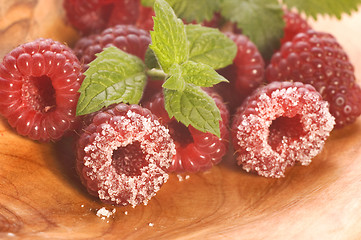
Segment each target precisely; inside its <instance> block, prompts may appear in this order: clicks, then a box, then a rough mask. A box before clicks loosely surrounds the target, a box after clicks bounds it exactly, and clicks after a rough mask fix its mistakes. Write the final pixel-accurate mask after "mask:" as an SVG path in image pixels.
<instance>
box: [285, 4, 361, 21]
mask: <svg viewBox="0 0 361 240" xmlns="http://www.w3.org/2000/svg"><path fill="white" fill-rule="evenodd" d="M283 2H284V3H285V4H286V5H287V7H288V8H289V9H291V8H293V7H295V8H297V10H298V11H299V12H304V13H305V14H306V15H307V16H312V17H313V18H314V19H317V14H321V15H329V16H335V17H337V18H338V19H341V15H342V13H347V14H349V15H350V14H351V12H352V11H353V10H354V11H357V8H358V5H360V3H361V1H360V0H342V1H340V0H317V1H314V0H284V1H283Z"/></svg>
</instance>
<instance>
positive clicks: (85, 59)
mask: <svg viewBox="0 0 361 240" xmlns="http://www.w3.org/2000/svg"><path fill="white" fill-rule="evenodd" d="M150 42H151V38H150V34H149V32H147V31H145V30H142V29H139V28H137V27H135V26H133V25H116V26H114V27H110V28H107V29H105V30H104V31H103V32H101V33H99V34H92V35H89V36H86V37H83V38H81V39H80V40H79V41H78V42H77V43H76V45H75V47H74V52H75V54H76V55H77V57H78V58H79V59H80V61H81V62H82V63H83V64H84V66H85V68H87V64H88V63H90V62H91V61H93V60H94V59H95V54H96V53H99V52H101V51H102V50H103V48H106V47H109V46H115V47H117V48H119V49H121V50H123V51H125V52H127V53H130V54H133V55H135V56H137V57H139V58H141V59H143V60H144V56H145V52H146V50H147V48H148V46H149V44H150Z"/></svg>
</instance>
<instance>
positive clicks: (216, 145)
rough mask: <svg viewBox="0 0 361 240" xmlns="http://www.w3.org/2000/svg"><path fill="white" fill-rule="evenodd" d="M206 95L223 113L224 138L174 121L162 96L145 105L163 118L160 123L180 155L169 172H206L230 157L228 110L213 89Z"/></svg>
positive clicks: (222, 135)
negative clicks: (226, 157) (167, 131)
mask: <svg viewBox="0 0 361 240" xmlns="http://www.w3.org/2000/svg"><path fill="white" fill-rule="evenodd" d="M206 92H207V93H208V94H209V95H210V96H211V97H212V98H213V100H214V101H215V103H216V105H217V107H218V108H219V110H220V113H221V117H222V120H221V121H220V123H219V126H220V132H221V137H220V138H218V137H217V136H215V135H213V134H211V133H204V132H201V131H199V130H197V129H195V128H193V127H192V126H191V125H189V126H188V127H186V126H185V125H183V124H182V123H179V122H178V121H177V120H176V119H174V118H172V119H170V118H169V116H168V113H167V111H166V110H165V108H164V97H163V94H162V93H158V94H156V95H155V96H154V97H153V98H152V99H151V100H150V101H148V102H146V103H144V107H146V108H148V109H150V110H151V111H152V113H154V114H155V115H157V116H158V117H159V119H160V122H161V123H162V124H164V125H165V126H167V127H168V128H169V131H170V134H171V136H172V138H173V140H174V142H175V145H176V149H177V154H176V156H175V157H174V158H173V161H172V163H171V166H170V168H169V169H168V171H169V172H177V173H181V172H200V171H205V170H208V169H210V168H211V167H213V166H214V165H216V164H218V163H219V162H220V161H221V160H222V157H223V156H224V155H225V154H226V153H227V150H228V144H229V140H228V135H229V134H228V121H229V113H228V109H227V107H226V105H225V104H224V103H223V100H222V98H221V97H220V96H219V95H218V94H216V93H215V92H213V91H211V90H210V89H206Z"/></svg>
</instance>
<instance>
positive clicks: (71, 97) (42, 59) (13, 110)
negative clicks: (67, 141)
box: [0, 39, 82, 141]
mask: <svg viewBox="0 0 361 240" xmlns="http://www.w3.org/2000/svg"><path fill="white" fill-rule="evenodd" d="M81 79H82V74H81V66H80V63H79V61H78V59H77V57H76V56H75V55H74V53H73V52H72V50H71V49H69V48H68V47H66V46H64V45H63V44H61V43H59V42H56V41H53V40H51V39H38V40H35V41H33V42H29V43H25V44H23V45H21V46H19V47H17V48H15V49H14V50H12V51H11V52H10V53H8V54H7V55H6V56H5V57H4V59H3V62H2V64H1V65H0V114H2V115H3V116H4V117H5V118H7V120H8V122H9V124H10V125H11V126H12V127H14V128H16V130H17V132H18V133H19V134H21V135H24V136H28V137H29V138H31V139H33V140H42V141H47V140H57V139H59V138H60V137H61V136H62V135H63V134H64V133H65V132H66V131H68V130H70V129H73V128H74V127H75V126H74V125H75V122H76V117H75V110H76V104H77V101H78V98H79V94H78V89H79V88H80V82H81Z"/></svg>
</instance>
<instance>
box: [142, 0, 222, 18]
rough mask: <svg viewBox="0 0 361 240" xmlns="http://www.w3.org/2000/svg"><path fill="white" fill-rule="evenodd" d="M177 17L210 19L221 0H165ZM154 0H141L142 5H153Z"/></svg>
mask: <svg viewBox="0 0 361 240" xmlns="http://www.w3.org/2000/svg"><path fill="white" fill-rule="evenodd" d="M166 1H167V2H168V3H169V5H170V6H171V7H172V8H173V9H174V12H175V13H176V15H177V16H178V17H179V18H182V19H184V20H186V21H187V22H193V21H196V22H197V23H201V22H203V21H205V20H206V21H210V20H211V19H212V18H213V16H214V13H215V12H216V11H218V10H219V7H220V4H221V1H222V0H212V1H210V0H197V1H194V0H166ZM154 2H155V0H142V4H143V5H144V6H148V7H150V6H153V4H154Z"/></svg>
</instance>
